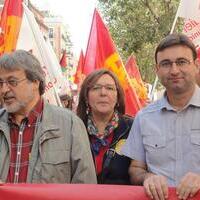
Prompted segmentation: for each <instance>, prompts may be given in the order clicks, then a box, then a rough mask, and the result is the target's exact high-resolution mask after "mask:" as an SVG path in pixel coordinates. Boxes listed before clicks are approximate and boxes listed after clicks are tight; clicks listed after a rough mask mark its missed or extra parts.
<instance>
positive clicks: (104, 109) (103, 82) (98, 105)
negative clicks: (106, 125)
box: [88, 74, 117, 115]
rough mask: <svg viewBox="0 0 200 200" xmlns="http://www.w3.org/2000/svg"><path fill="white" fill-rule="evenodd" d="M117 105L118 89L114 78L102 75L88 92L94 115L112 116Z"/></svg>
mask: <svg viewBox="0 0 200 200" xmlns="http://www.w3.org/2000/svg"><path fill="white" fill-rule="evenodd" d="M116 103H117V88H116V85H115V81H114V80H113V78H112V77H111V76H110V75H108V74H104V75H102V76H101V77H100V78H99V79H98V80H97V81H96V83H94V85H93V86H92V87H91V89H90V90H89V92H88V104H89V106H90V109H91V111H92V114H93V115H95V114H98V115H99V114H102V115H111V114H112V113H113V111H114V108H115V105H116Z"/></svg>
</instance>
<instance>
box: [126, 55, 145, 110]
mask: <svg viewBox="0 0 200 200" xmlns="http://www.w3.org/2000/svg"><path fill="white" fill-rule="evenodd" d="M125 67H126V71H127V73H128V74H129V76H130V79H131V83H132V84H133V87H134V88H135V91H136V93H137V95H138V97H139V100H140V103H141V105H143V106H144V105H145V104H146V101H147V88H146V87H145V85H144V83H143V81H142V77H141V75H140V71H139V69H138V66H137V62H136V59H135V56H134V55H131V56H129V58H128V60H127V62H126V65H125Z"/></svg>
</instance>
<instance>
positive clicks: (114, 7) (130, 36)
mask: <svg viewBox="0 0 200 200" xmlns="http://www.w3.org/2000/svg"><path fill="white" fill-rule="evenodd" d="M178 3H179V0H162V1H160V0H98V8H99V10H100V11H101V13H102V15H103V19H104V21H105V22H106V23H107V24H108V27H109V30H110V32H111V35H112V37H113V39H114V41H115V44H116V45H117V47H118V50H119V52H120V55H121V57H122V59H123V61H124V62H125V61H126V60H127V58H128V56H130V55H131V54H132V53H133V54H134V55H135V56H136V58H137V62H138V66H139V68H140V71H141V75H142V78H143V80H145V81H147V82H151V83H152V82H153V80H154V78H155V74H154V51H155V47H156V46H157V44H158V42H159V41H160V40H161V39H162V38H163V37H164V36H166V35H167V34H169V32H170V30H171V27H172V24H173V21H174V18H175V14H176V11H177V8H178ZM176 28H179V27H176Z"/></svg>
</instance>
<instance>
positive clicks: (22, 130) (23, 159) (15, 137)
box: [7, 99, 43, 183]
mask: <svg viewBox="0 0 200 200" xmlns="http://www.w3.org/2000/svg"><path fill="white" fill-rule="evenodd" d="M42 110H43V100H42V99H41V100H39V102H38V103H37V104H36V106H35V107H34V109H33V110H32V111H31V112H30V113H29V115H28V116H27V117H25V118H24V119H23V120H22V122H21V124H20V125H19V126H18V125H17V124H16V123H15V120H14V118H13V117H12V115H10V116H9V124H10V139H11V159H10V166H9V173H8V177H7V182H9V183H24V182H26V178H27V172H28V165H29V157H30V153H31V148H32V144H33V139H34V133H35V131H36V130H37V127H38V124H39V122H40V120H41V113H42Z"/></svg>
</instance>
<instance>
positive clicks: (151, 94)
mask: <svg viewBox="0 0 200 200" xmlns="http://www.w3.org/2000/svg"><path fill="white" fill-rule="evenodd" d="M180 5H181V0H180V2H179V6H178V9H177V12H176V15H175V18H174V21H173V24H172V28H171V31H170V34H172V33H173V32H174V29H175V26H176V22H177V19H178V13H179V8H180ZM157 84H158V76H157V75H156V78H155V80H154V83H153V86H152V89H151V92H150V100H151V101H153V100H154V99H153V97H154V93H155V89H156V86H157Z"/></svg>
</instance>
